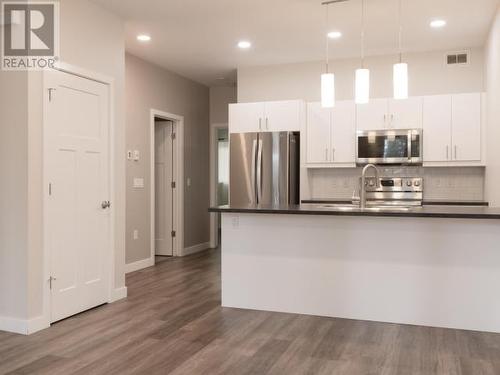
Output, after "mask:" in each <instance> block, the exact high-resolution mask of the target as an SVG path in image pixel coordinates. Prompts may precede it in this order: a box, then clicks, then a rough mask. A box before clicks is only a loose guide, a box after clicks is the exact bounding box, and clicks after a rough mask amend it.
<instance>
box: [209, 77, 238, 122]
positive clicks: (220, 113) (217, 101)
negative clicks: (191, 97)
mask: <svg viewBox="0 0 500 375" xmlns="http://www.w3.org/2000/svg"><path fill="white" fill-rule="evenodd" d="M236 102H237V99H236V86H215V87H210V125H216V124H227V123H228V122H229V113H228V108H229V107H228V105H229V104H230V103H236Z"/></svg>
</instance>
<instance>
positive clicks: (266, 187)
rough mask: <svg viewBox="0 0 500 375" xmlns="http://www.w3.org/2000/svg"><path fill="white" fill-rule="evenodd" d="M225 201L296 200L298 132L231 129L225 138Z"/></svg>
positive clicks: (272, 202) (280, 202) (267, 202)
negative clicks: (257, 131)
mask: <svg viewBox="0 0 500 375" xmlns="http://www.w3.org/2000/svg"><path fill="white" fill-rule="evenodd" d="M229 147H230V154H229V155H230V156H229V164H230V170H229V203H230V204H231V205H235V206H242V205H243V206H246V205H255V204H262V205H284V204H298V203H299V184H300V181H299V174H300V134H299V133H298V132H261V133H233V134H231V136H230V139H229Z"/></svg>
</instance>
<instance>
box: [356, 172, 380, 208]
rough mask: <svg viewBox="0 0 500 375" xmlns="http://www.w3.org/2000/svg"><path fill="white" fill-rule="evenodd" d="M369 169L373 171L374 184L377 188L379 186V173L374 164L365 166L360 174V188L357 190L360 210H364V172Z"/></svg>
mask: <svg viewBox="0 0 500 375" xmlns="http://www.w3.org/2000/svg"><path fill="white" fill-rule="evenodd" d="M370 168H373V169H375V180H376V184H377V187H379V186H380V182H379V175H380V173H379V170H378V168H377V167H376V165H375V164H367V165H366V166H365V167H364V168H363V172H362V173H361V187H360V189H359V207H360V208H361V209H364V208H366V172H367V171H368V169H370Z"/></svg>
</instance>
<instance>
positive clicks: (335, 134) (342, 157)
mask: <svg viewBox="0 0 500 375" xmlns="http://www.w3.org/2000/svg"><path fill="white" fill-rule="evenodd" d="M331 133H332V141H331V143H332V150H331V153H332V155H331V158H332V161H333V162H334V163H355V161H356V155H355V154H356V104H355V103H354V102H353V101H339V102H337V103H336V104H335V108H333V110H332V131H331Z"/></svg>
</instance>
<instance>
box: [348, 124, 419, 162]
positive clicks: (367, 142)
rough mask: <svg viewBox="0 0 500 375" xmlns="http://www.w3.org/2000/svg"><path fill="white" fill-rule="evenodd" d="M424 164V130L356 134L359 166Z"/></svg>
mask: <svg viewBox="0 0 500 375" xmlns="http://www.w3.org/2000/svg"><path fill="white" fill-rule="evenodd" d="M422 162H423V132H422V129H411V130H407V129H406V130H392V129H391V130H374V131H372V130H367V131H358V132H357V134H356V163H357V164H368V163H373V164H412V165H415V164H416V165H418V164H422Z"/></svg>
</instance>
